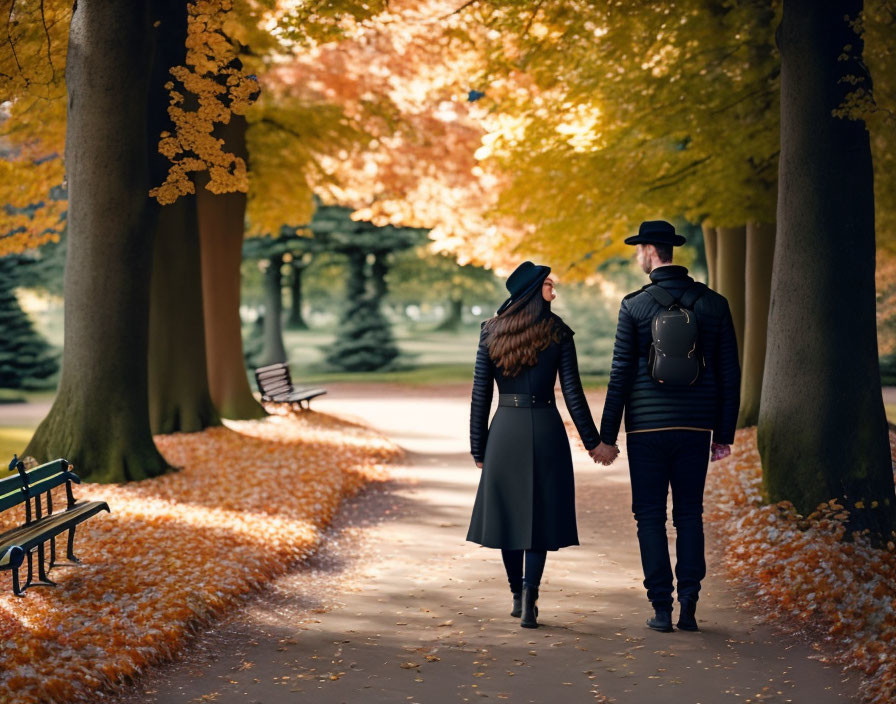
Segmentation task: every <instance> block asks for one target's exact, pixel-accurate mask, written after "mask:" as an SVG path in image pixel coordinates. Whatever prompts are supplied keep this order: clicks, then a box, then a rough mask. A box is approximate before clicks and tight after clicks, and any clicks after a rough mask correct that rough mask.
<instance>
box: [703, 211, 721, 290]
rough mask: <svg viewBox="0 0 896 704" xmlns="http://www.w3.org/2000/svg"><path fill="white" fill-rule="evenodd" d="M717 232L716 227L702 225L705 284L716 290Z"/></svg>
mask: <svg viewBox="0 0 896 704" xmlns="http://www.w3.org/2000/svg"><path fill="white" fill-rule="evenodd" d="M717 241H718V232H716V228H714V227H708V226H706V225H704V226H703V251H704V253H705V254H706V285H707V286H709V287H710V288H711V289H713V290H716V286H717V285H718V282H717V281H716V278H717V277H716V261H717V250H718V247H717Z"/></svg>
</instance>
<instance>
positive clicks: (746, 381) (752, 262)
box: [737, 223, 775, 428]
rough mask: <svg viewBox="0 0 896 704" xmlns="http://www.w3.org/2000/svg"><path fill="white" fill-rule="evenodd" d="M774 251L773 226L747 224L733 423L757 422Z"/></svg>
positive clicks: (747, 424)
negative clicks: (738, 376)
mask: <svg viewBox="0 0 896 704" xmlns="http://www.w3.org/2000/svg"><path fill="white" fill-rule="evenodd" d="M774 255H775V226H774V225H773V224H771V225H770V224H759V223H749V224H747V265H746V286H745V289H744V290H745V298H746V316H745V321H744V363H743V368H742V370H741V387H740V413H739V414H738V419H737V426H738V427H739V428H745V427H747V426H751V425H756V423H758V422H759V400H760V397H761V394H762V375H763V369H764V367H765V345H766V341H767V339H768V337H767V330H768V305H769V296H770V294H771V283H772V263H773V260H774Z"/></svg>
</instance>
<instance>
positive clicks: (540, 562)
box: [501, 550, 548, 592]
mask: <svg viewBox="0 0 896 704" xmlns="http://www.w3.org/2000/svg"><path fill="white" fill-rule="evenodd" d="M524 553H525V556H526V557H525V562H526V576H525V577H523V554H524ZM547 556H548V553H547V550H501V559H502V560H504V569H505V570H507V581H508V582H510V591H512V592H518V591H520V590H522V588H523V583H525V585H526V586H527V587H537V586H538V585H539V584H541V575H542V573H543V572H544V562H545V560H546V559H547Z"/></svg>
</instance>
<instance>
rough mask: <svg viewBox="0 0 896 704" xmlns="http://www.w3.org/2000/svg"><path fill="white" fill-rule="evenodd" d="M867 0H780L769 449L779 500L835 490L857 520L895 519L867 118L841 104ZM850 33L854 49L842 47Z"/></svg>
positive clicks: (765, 408)
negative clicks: (845, 115)
mask: <svg viewBox="0 0 896 704" xmlns="http://www.w3.org/2000/svg"><path fill="white" fill-rule="evenodd" d="M861 10H862V3H861V2H855V1H845V2H833V1H832V0H826V1H823V2H822V1H819V0H784V7H783V17H782V21H781V25H780V27H779V29H778V40H779V45H780V49H781V157H780V170H779V191H778V214H777V220H778V237H777V242H776V248H775V258H774V270H773V274H772V289H771V308H770V312H769V335H770V337H769V344H768V348H767V356H766V364H765V378H764V379H763V384H762V405H761V408H760V410H759V431H758V433H759V435H758V437H759V450H760V452H761V455H762V464H763V469H764V471H763V481H764V486H765V490H766V492H767V494H768V498H769V499H770V500H771V501H781V500H788V501H791V502H793V504H794V505H795V506H796V508H797V509H798V510H799V511H800V512H802V513H803V514H807V513H810V512H812V511H813V510H814V509H815V508H816V506H817V505H818V504H820V503H821V502H824V501H828V500H830V499H838V500H840V501H841V502H842V503H843V505H844V506H845V507H846V508H847V510H849V511H850V512H851V517H850V527H851V528H853V529H862V528H868V529H870V530H871V531H872V533H873V534H874V535H875V536H878V537H880V536H888V535H890V534H891V531H892V529H893V525H894V522H893V519H894V501H896V496H894V488H893V470H892V466H891V463H890V448H889V444H888V437H887V423H886V418H885V415H884V406H883V400H882V398H881V386H880V372H879V365H878V357H877V328H876V321H875V286H874V267H875V241H874V191H873V185H874V183H873V179H874V176H873V171H872V163H871V151H870V147H869V137H868V132H867V130H866V128H865V124H864V122H862V121H860V120H846V119H840V118H836V117H834V116H833V115H832V111H833V110H835V109H836V108H838V107H839V106H840V105H841V104H842V100H843V97H844V95H845V93H846V92H847V91H848V90H849V89H850V86H851V84H850V83H849V82H848V81H845V80H843V78H844V76H846V75H848V74H853V75H857V76H863V77H864V79H865V82H864V83H863V84H862V85H864V86H866V87H867V88H869V89H870V87H871V86H870V77H869V76H868V74H867V72H866V71H865V70H864V66H863V65H862V64H861V61H860V59H861V53H862V40H861V38H860V37H859V36H857V35H856V34H855V32H854V31H853V29H852V28H851V27H850V26H849V24H848V23H847V22H846V20H845V19H844V17H849V18H854V17H856V16H857V15H858V14H859V13H860V12H861ZM847 45H851V51H850V52H849V56H850V57H851V58H850V59H849V60H838V57H840V56H841V55H843V54H844V47H846V46H847Z"/></svg>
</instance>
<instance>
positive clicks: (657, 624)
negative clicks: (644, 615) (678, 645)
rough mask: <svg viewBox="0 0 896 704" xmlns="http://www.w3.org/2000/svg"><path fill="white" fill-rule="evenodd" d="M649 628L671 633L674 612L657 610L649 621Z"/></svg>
mask: <svg viewBox="0 0 896 704" xmlns="http://www.w3.org/2000/svg"><path fill="white" fill-rule="evenodd" d="M647 627H648V628H652V629H653V630H655V631H661V632H662V633H671V632H672V630H673V628H672V612H671V611H666V610H665V609H656V613H655V614H654V615H653V618H649V619H647Z"/></svg>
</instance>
